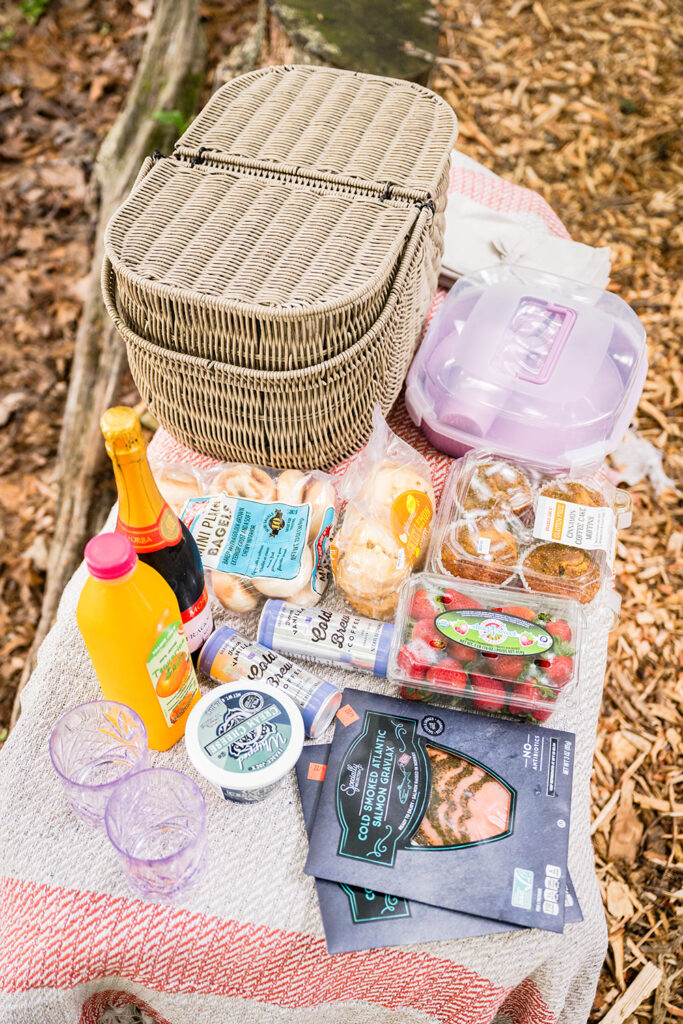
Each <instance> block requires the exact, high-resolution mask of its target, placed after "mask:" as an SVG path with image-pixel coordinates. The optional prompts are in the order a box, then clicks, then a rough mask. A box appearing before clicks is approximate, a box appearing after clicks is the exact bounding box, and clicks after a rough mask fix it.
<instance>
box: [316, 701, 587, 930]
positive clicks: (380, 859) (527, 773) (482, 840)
mask: <svg viewBox="0 0 683 1024" xmlns="http://www.w3.org/2000/svg"><path fill="white" fill-rule="evenodd" d="M337 718H338V719H339V721H338V723H337V725H336V727H335V733H334V738H333V741H332V749H331V751H330V758H329V762H328V765H327V770H326V772H325V780H324V782H323V784H322V794H321V796H320V802H319V804H318V810H317V812H316V815H315V822H314V824H313V830H312V832H311V836H310V849H309V854H308V859H307V861H306V867H305V869H304V870H305V871H306V874H309V875H313V876H314V877H315V878H324V879H328V880H329V881H334V882H340V883H343V884H345V885H347V886H358V887H360V888H362V889H370V890H372V891H373V892H389V893H392V894H393V895H394V896H396V897H398V898H403V899H406V900H416V901H418V902H419V903H428V904H430V905H433V906H436V907H444V908H446V909H448V910H458V911H463V912H465V913H468V914H474V915H476V916H481V917H488V918H491V919H492V920H493V921H503V922H507V923H509V924H519V925H524V926H527V927H533V928H542V929H545V930H546V931H552V932H562V931H563V930H564V923H565V892H566V885H567V848H568V840H569V813H570V806H571V789H572V769H573V762H574V742H575V741H574V736H573V735H572V734H571V733H567V732H559V731H558V730H555V729H548V728H538V727H534V726H530V725H527V724H525V723H522V722H511V721H507V720H504V719H497V718H491V717H488V716H483V715H471V714H464V713H463V712H460V711H455V710H453V709H451V708H433V707H430V706H428V705H421V704H418V703H413V704H411V703H409V702H407V701H404V700H398V699H396V698H394V697H385V696H381V695H379V694H375V693H369V692H367V691H365V690H351V689H347V690H344V693H343V696H342V706H341V708H340V709H339V711H338V712H337Z"/></svg>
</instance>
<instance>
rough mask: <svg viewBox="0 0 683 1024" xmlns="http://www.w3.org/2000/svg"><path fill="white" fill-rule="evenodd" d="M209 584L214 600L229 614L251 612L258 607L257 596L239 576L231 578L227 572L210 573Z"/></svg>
mask: <svg viewBox="0 0 683 1024" xmlns="http://www.w3.org/2000/svg"><path fill="white" fill-rule="evenodd" d="M211 584H212V586H213V592H214V594H215V596H216V598H217V599H218V600H219V601H220V603H221V604H222V605H223V607H224V608H229V609H230V611H231V612H251V611H253V610H254V608H257V607H258V605H259V601H260V597H259V595H258V594H255V593H254V591H253V590H252V589H251V587H248V586H247V585H246V584H245V582H244V580H243V579H242V578H241V577H240V576H233V575H232V573H229V572H212V573H211Z"/></svg>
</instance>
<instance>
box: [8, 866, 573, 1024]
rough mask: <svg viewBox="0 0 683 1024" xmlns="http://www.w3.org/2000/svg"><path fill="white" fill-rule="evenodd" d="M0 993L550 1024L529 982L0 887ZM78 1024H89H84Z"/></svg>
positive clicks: (42, 890)
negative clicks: (130, 995) (90, 988)
mask: <svg viewBox="0 0 683 1024" xmlns="http://www.w3.org/2000/svg"><path fill="white" fill-rule="evenodd" d="M0 905H2V907H3V913H2V918H1V919H0V990H3V991H5V992H20V991H27V990H29V989H36V988H58V989H69V988H73V987H75V986H77V985H81V984H84V983H86V982H88V981H95V980H97V979H100V978H112V977H116V978H121V979H122V980H123V979H127V980H129V981H131V982H135V983H137V984H140V985H143V986H144V987H145V988H150V989H156V990H157V991H163V992H168V993H192V992H196V993H204V994H213V995H223V996H232V997H239V998H243V999H250V1000H253V1001H255V1002H259V1003H269V1004H271V1005H275V1006H283V1007H288V1008H291V1009H299V1008H304V1007H319V1006H322V1005H324V1004H325V1003H329V1002H338V1001H345V1000H361V1001H366V1002H368V1003H375V1004H378V1005H380V1006H383V1007H386V1008H387V1009H391V1010H398V1009H401V1008H410V1009H413V1010H417V1011H421V1012H423V1013H427V1014H431V1015H432V1016H433V1017H434V1019H435V1020H438V1021H440V1022H442V1024H487V1022H489V1021H491V1020H493V1018H494V1017H495V1015H496V1013H497V1012H498V1011H499V1010H501V1009H503V1008H504V1009H505V1013H506V1014H507V1016H508V1017H509V1019H510V1022H511V1024H555V1017H554V1016H553V1014H551V1013H550V1011H549V1010H548V1008H547V1006H546V1005H545V1003H544V1001H543V999H542V997H541V995H540V993H539V991H538V989H537V988H536V987H535V985H533V983H532V982H531V981H529V979H527V980H526V981H525V982H524V983H523V984H521V985H519V986H517V987H516V988H515V989H512V990H506V989H505V988H502V987H500V986H498V985H494V984H493V983H492V982H490V981H489V980H488V979H486V978H482V977H480V976H479V975H478V974H475V973H474V972H473V971H471V970H468V969H467V968H465V967H463V966H461V965H459V964H455V963H453V962H451V961H450V960H444V959H439V958H437V957H434V956H431V955H429V954H427V953H408V952H403V951H398V950H397V951H390V950H383V949H380V950H373V951H371V952H364V953H345V954H342V955H338V956H334V957H331V956H329V955H328V954H327V952H326V951H325V944H324V942H323V941H322V940H321V939H316V938H314V937H312V936H310V935H302V934H300V933H298V932H285V931H282V930H279V929H273V928H266V927H264V926H262V925H253V924H249V923H240V922H237V921H223V920H221V919H219V918H217V917H209V916H207V915H204V914H195V913H192V912H190V911H187V910H182V909H180V908H178V907H171V906H158V905H156V904H150V903H145V902H143V901H141V900H134V899H127V898H124V897H114V896H107V895H104V894H102V893H94V892H79V891H77V890H69V889H63V888H51V887H50V886H47V885H37V884H36V883H33V882H27V881H18V880H15V879H10V878H5V879H2V880H0ZM86 1021H87V1018H86Z"/></svg>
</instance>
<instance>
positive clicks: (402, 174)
mask: <svg viewBox="0 0 683 1024" xmlns="http://www.w3.org/2000/svg"><path fill="white" fill-rule="evenodd" d="M456 136H457V122H456V118H455V115H454V113H453V111H452V110H451V108H450V107H449V106H448V105H447V104H446V103H444V101H443V100H442V99H440V98H439V97H438V96H436V95H435V94H434V93H432V92H430V90H429V89H424V88H423V87H422V86H419V85H415V84H414V83H412V82H403V81H399V80H397V79H391V78H380V77H377V76H374V75H362V74H356V73H353V72H348V71H339V70H337V69H335V68H318V67H305V66H284V67H275V68H263V69H261V70H259V71H253V72H250V73H249V74H247V75H242V76H241V77H240V78H236V79H234V80H233V81H232V82H229V83H228V84H227V85H224V86H223V87H222V88H221V89H219V90H218V92H217V93H216V94H215V95H214V96H213V98H212V99H211V100H210V102H209V103H208V104H207V105H206V107H205V108H204V110H203V111H202V112H201V113H200V114H199V116H198V117H197V119H196V120H195V121H194V122H193V124H192V125H191V126H190V127H189V128H188V130H187V131H186V132H185V134H184V135H182V136H181V138H180V139H179V141H178V147H177V151H178V152H180V153H184V154H191V153H193V152H195V151H197V150H198V149H199V147H201V148H202V150H206V151H207V152H210V154H211V158H212V159H213V158H216V157H218V156H223V157H224V158H229V159H230V160H231V162H233V166H234V164H235V162H236V161H237V160H238V159H242V160H247V161H253V160H257V161H264V162H270V163H274V164H277V165H278V166H279V167H280V169H281V170H284V169H289V170H292V169H295V168H296V169H303V168H307V169H308V170H309V171H313V172H318V173H321V174H330V175H341V176H342V177H344V178H348V179H354V178H355V179H360V181H362V182H364V183H365V184H366V185H368V186H370V187H372V188H374V189H376V190H380V191H383V190H384V188H385V187H386V183H387V182H391V183H392V186H393V189H394V191H398V192H403V193H406V192H407V193H411V194H410V195H409V196H408V197H409V198H413V199H430V198H434V196H435V194H436V192H437V191H438V187H439V185H440V183H441V179H442V175H443V172H444V170H445V168H446V165H447V163H448V157H449V154H450V151H451V149H452V148H453V146H454V144H455V141H456ZM356 184H358V181H356Z"/></svg>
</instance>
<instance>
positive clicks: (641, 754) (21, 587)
mask: <svg viewBox="0 0 683 1024" xmlns="http://www.w3.org/2000/svg"><path fill="white" fill-rule="evenodd" d="M438 6H439V10H440V14H441V17H442V37H441V46H440V54H441V57H440V58H439V61H438V63H437V65H436V68H435V72H434V76H433V81H432V85H433V87H434V88H435V89H436V90H437V91H438V92H440V93H441V94H442V95H443V96H444V97H445V98H446V100H448V102H450V103H451V104H452V106H453V107H454V109H455V111H456V113H457V114H458V118H459V123H460V139H459V143H458V147H459V149H461V150H462V151H463V152H465V153H467V154H468V155H469V156H471V157H473V158H474V159H475V160H478V161H479V162H480V163H482V164H485V165H486V166H487V167H490V168H491V169H492V170H494V171H495V172H496V173H498V174H500V175H502V176H504V177H506V178H508V179H510V180H513V181H515V182H517V183H519V184H521V185H525V186H527V187H529V188H532V189H535V190H536V191H538V192H539V193H540V194H541V195H542V196H543V197H544V198H545V199H546V200H547V201H548V202H549V203H550V205H551V206H552V207H553V208H554V209H555V210H556V211H557V213H558V214H559V215H560V216H561V217H562V219H563V221H564V223H565V224H566V226H567V228H568V229H569V231H570V232H571V233H572V235H573V236H574V237H576V238H577V239H579V240H581V241H583V242H586V243H589V244H592V245H610V246H611V248H612V260H613V263H612V284H611V286H610V287H611V288H612V289H613V290H614V291H616V292H617V293H618V294H620V295H621V296H622V297H623V298H624V299H626V301H628V302H629V303H630V304H631V305H632V306H633V308H634V309H635V310H636V312H637V313H638V315H639V316H640V317H641V319H642V321H643V324H644V326H645V329H646V331H647V334H648V350H649V360H650V371H649V374H648V379H647V383H646V385H645V391H644V394H643V398H642V401H641V403H640V406H639V409H638V413H637V416H636V422H635V425H636V427H637V429H638V431H639V433H640V434H641V435H642V436H643V437H645V438H646V439H648V440H649V441H651V442H652V443H653V444H654V445H655V446H656V448H657V449H658V450H659V451H660V452H661V453H662V456H663V459H664V469H665V471H666V473H667V474H668V475H669V477H671V478H672V479H674V480H675V481H677V482H678V486H679V487H682V488H683V455H682V454H681V448H680V439H681V427H682V420H683V409H682V399H681V395H682V394H683V370H682V369H681V364H680V358H679V354H678V353H679V342H678V337H677V330H678V332H680V328H681V319H682V316H683V259H682V252H683V226H682V225H681V219H680V210H681V205H682V204H681V198H682V196H683V178H682V176H681V172H682V170H683V157H682V154H681V149H680V123H679V121H678V117H679V116H680V115H679V112H680V109H681V106H683V94H682V93H681V86H680V82H681V65H680V61H678V57H679V55H680V53H681V44H682V43H683V39H682V38H681V36H682V25H681V18H680V6H679V5H678V3H677V0H653V2H652V3H651V4H648V5H644V4H642V3H640V2H636V0H619V2H617V0H545V2H541V0H510V3H505V4H501V3H497V2H494V0H457V2H456V0H440V2H439V4H438ZM41 12H42V16H41V17H39V20H38V21H37V24H32V23H31V20H30V19H31V18H35V17H37V16H39V15H41ZM202 13H203V16H204V19H205V23H206V28H207V33H208V37H209V73H210V72H211V69H212V68H215V66H216V65H217V63H218V62H219V61H220V59H221V58H222V57H224V56H225V55H226V54H227V52H228V51H229V50H230V48H231V47H232V46H233V45H234V44H235V43H236V42H238V41H239V40H240V39H241V38H243V36H244V34H245V32H246V31H247V29H248V28H249V26H250V25H251V24H252V22H253V19H254V17H255V3H244V2H241V0H226V2H219V0H210V2H208V0H207V2H205V3H203V5H202ZM151 14H152V3H151V0H137V2H135V3H115V2H114V0H69V2H67V0H52V2H49V0H25V2H24V3H23V4H22V5H21V6H19V5H17V4H14V3H7V2H5V3H4V4H0V292H1V293H2V294H3V296H4V298H3V302H2V303H1V304H0V373H1V375H2V376H1V377H0V381H1V383H0V570H1V572H2V576H1V580H0V745H1V743H2V741H3V739H4V738H5V736H6V726H7V725H8V722H9V715H10V711H11V707H12V701H13V697H14V692H15V690H16V686H17V684H18V681H19V678H20V675H21V671H22V668H23V664H24V661H25V658H26V654H27V652H28V649H29V647H30V644H31V640H32V636H33V633H34V630H35V627H36V624H37V621H38V618H39V613H40V601H41V591H42V586H43V583H44V572H45V566H46V562H47V552H48V545H49V541H50V536H51V531H52V528H53V523H54V511H55V499H56V489H55V460H56V454H57V446H58V440H59V431H60V423H61V417H62V412H63V407H64V401H65V397H66V390H67V384H68V377H69V370H70V364H71V358H72V354H73V345H74V339H75V332H76V327H77V323H78V317H79V313H80V309H81V304H82V298H83V294H84V290H85V287H86V284H87V276H88V273H89V267H90V256H91V247H92V242H93V234H94V220H95V213H96V203H97V193H96V189H95V186H94V182H93V163H94V159H95V156H96V153H97V149H98V146H99V143H100V142H101V140H102V137H103V136H104V134H105V132H106V131H107V129H108V128H109V126H110V125H111V124H112V122H113V120H114V118H115V117H116V114H117V112H118V110H119V108H120V106H121V103H122V101H123V98H124V96H125V94H126V90H127V88H128V87H129V85H130V83H131V81H132V78H133V75H134V73H135V67H136V62H137V60H138V58H139V55H140V52H141V47H142V44H143V41H144V36H145V33H146V30H147V27H148V24H149V20H150V17H151ZM677 61H678V62H677ZM207 81H210V78H209V79H207ZM121 398H122V399H123V400H135V399H136V396H135V392H134V389H133V386H132V382H130V381H129V382H127V383H126V385H125V386H124V389H123V393H122V395H121ZM630 490H631V495H632V498H633V505H634V515H633V524H632V526H631V527H630V528H629V529H628V530H627V531H625V532H624V533H623V534H622V536H621V539H620V542H619V546H618V564H617V585H618V588H619V590H620V592H621V594H622V598H623V606H622V614H621V620H620V623H619V626H618V627H617V629H616V630H615V631H614V633H613V634H612V638H611V644H610V658H609V664H608V673H607V678H606V685H605V698H604V707H603V715H602V718H601V723H600V729H599V734H598V740H597V747H596V757H595V766H594V775H593V806H594V836H593V839H594V843H595V851H596V868H597V872H598V877H599V880H600V884H601V887H602V890H603V896H604V899H605V905H606V908H607V917H608V926H609V935H610V946H609V953H608V957H607V961H606V964H605V968H604V970H603V973H602V976H601V980H600V985H599V988H598V994H597V998H596V1002H595V1007H594V1012H593V1017H592V1020H593V1021H598V1020H601V1019H602V1018H603V1017H604V1016H605V1014H606V1013H608V1011H609V1009H610V1007H611V1006H613V1004H614V1003H615V1001H616V1000H617V999H618V998H619V996H620V994H621V993H622V992H623V991H624V990H625V989H626V988H628V986H629V984H631V983H632V982H633V980H634V978H636V976H637V975H638V973H639V971H640V970H641V969H642V967H643V966H644V965H645V964H646V963H647V962H652V963H654V964H656V965H658V966H660V967H662V968H663V971H664V978H663V981H662V983H661V984H660V985H659V987H658V989H657V990H656V992H654V993H653V994H652V995H651V996H650V997H649V998H648V999H647V1000H645V1001H644V1002H642V1003H641V1004H640V1006H639V1007H638V1008H637V1009H636V1010H635V1012H634V1013H632V1014H631V1015H630V1016H628V1017H627V1018H626V1020H627V1021H628V1022H636V1021H638V1022H651V1024H663V1022H668V1021H674V1020H677V1019H681V1018H683V968H682V967H681V949H682V947H683V918H682V916H681V915H682V911H683V822H682V819H683V728H682V727H683V682H682V678H683V650H682V647H681V635H682V630H681V625H682V624H681V610H682V605H683V597H682V591H681V578H682V577H683V526H682V525H681V520H680V516H681V508H680V496H679V495H676V493H675V492H674V491H672V490H667V491H665V492H664V493H662V494H661V495H659V496H658V495H657V494H656V493H655V492H654V490H653V488H652V487H651V486H650V484H649V483H648V482H647V481H643V482H641V483H638V484H636V485H635V486H633V487H631V489H630ZM618 1019H619V1020H620V1021H623V1020H624V1018H623V1017H621V1016H620V1017H619V1018H618Z"/></svg>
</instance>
